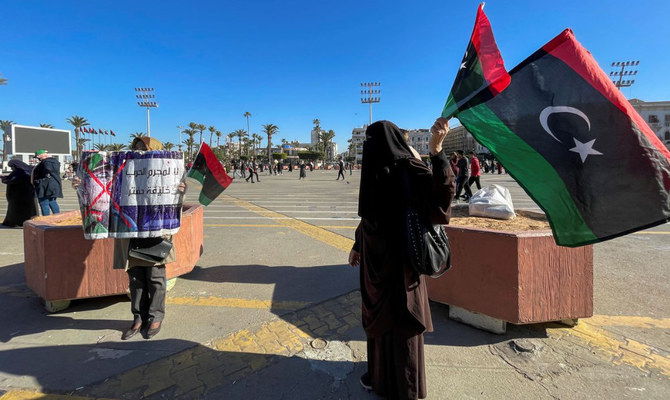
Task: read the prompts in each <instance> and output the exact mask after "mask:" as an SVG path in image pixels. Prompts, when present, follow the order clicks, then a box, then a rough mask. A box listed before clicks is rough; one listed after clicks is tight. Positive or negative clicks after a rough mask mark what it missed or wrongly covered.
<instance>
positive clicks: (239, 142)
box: [233, 129, 249, 157]
mask: <svg viewBox="0 0 670 400" xmlns="http://www.w3.org/2000/svg"><path fill="white" fill-rule="evenodd" d="M233 133H234V134H235V136H237V146H238V147H239V156H240V157H242V138H243V137H245V136H249V134H247V132H246V131H245V130H244V129H238V130H236V131H234V132H233Z"/></svg>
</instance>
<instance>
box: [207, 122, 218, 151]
mask: <svg viewBox="0 0 670 400" xmlns="http://www.w3.org/2000/svg"><path fill="white" fill-rule="evenodd" d="M207 129H209V147H212V136H213V135H214V134H215V133H216V128H215V127H214V126H210V127H209V128H207Z"/></svg>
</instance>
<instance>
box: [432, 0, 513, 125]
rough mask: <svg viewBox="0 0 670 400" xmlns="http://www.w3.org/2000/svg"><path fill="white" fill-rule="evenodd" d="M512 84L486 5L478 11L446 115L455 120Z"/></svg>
mask: <svg viewBox="0 0 670 400" xmlns="http://www.w3.org/2000/svg"><path fill="white" fill-rule="evenodd" d="M509 83H510V76H509V74H508V73H507V70H505V64H504V63H503V59H502V56H501V55H500V51H499V50H498V46H497V45H496V41H495V39H494V37H493V30H492V29H491V23H490V22H489V19H488V18H487V17H486V14H484V4H483V3H482V4H480V5H479V8H478V9H477V17H476V19H475V27H474V29H473V30H472V35H471V36H470V43H468V47H467V49H466V50H465V55H464V56H463V60H462V61H461V65H460V67H459V68H458V73H457V74H456V80H455V81H454V85H453V86H452V88H451V92H450V93H449V97H448V98H447V103H446V104H445V105H444V110H443V111H442V116H443V117H444V118H451V117H453V116H454V115H455V114H457V113H458V112H459V111H463V110H464V109H467V108H469V107H472V106H476V105H477V104H481V103H483V102H484V101H486V100H488V99H490V98H492V97H494V96H497V95H498V94H499V93H500V92H502V91H503V90H504V89H505V88H506V87H507V86H508V85H509Z"/></svg>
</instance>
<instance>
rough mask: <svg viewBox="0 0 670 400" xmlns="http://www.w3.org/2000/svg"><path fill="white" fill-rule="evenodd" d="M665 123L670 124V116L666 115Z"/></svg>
mask: <svg viewBox="0 0 670 400" xmlns="http://www.w3.org/2000/svg"><path fill="white" fill-rule="evenodd" d="M665 122H670V114H665Z"/></svg>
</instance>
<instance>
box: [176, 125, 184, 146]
mask: <svg viewBox="0 0 670 400" xmlns="http://www.w3.org/2000/svg"><path fill="white" fill-rule="evenodd" d="M177 129H179V144H178V145H177V147H179V151H181V132H182V130H183V129H184V127H183V126H181V125H177Z"/></svg>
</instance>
